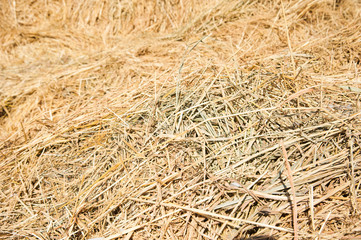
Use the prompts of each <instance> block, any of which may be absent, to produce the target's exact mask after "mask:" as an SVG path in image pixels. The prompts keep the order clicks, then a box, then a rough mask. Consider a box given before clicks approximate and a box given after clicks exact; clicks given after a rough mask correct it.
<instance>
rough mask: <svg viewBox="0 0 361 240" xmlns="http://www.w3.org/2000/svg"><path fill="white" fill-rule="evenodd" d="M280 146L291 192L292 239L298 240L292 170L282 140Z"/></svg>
mask: <svg viewBox="0 0 361 240" xmlns="http://www.w3.org/2000/svg"><path fill="white" fill-rule="evenodd" d="M280 145H281V147H282V153H283V157H284V159H285V166H286V169H287V173H288V174H287V178H288V181H289V182H290V185H291V190H292V197H293V198H292V200H291V201H292V204H293V207H292V212H293V214H292V216H293V233H294V239H295V240H298V220H297V199H296V191H295V186H294V184H293V177H292V170H291V166H290V164H289V162H288V156H287V151H286V148H285V145H284V143H283V140H281V142H280Z"/></svg>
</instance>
